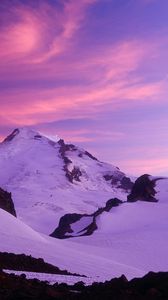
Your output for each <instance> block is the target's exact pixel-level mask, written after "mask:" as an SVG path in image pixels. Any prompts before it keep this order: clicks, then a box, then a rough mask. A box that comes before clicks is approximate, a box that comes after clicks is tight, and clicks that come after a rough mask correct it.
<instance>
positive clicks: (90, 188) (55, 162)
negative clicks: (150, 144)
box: [0, 129, 168, 282]
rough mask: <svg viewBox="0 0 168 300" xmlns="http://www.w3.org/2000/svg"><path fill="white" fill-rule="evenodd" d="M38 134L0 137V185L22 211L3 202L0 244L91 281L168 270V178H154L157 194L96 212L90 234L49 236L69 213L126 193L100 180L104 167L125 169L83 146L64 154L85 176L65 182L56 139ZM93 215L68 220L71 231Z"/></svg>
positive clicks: (110, 170) (91, 209)
mask: <svg viewBox="0 0 168 300" xmlns="http://www.w3.org/2000/svg"><path fill="white" fill-rule="evenodd" d="M37 134H38V133H35V132H34V131H32V132H27V130H25V129H23V130H21V133H20V134H16V135H15V137H14V138H13V140H12V141H10V142H5V143H2V144H1V145H0V169H1V170H3V174H2V176H0V186H1V187H2V188H5V189H7V190H8V191H11V192H12V197H13V199H14V203H15V207H16V211H17V214H18V217H19V218H18V219H17V218H15V217H13V216H12V215H10V214H8V213H7V212H5V211H3V210H1V209H0V240H1V243H0V251H1V252H4V251H7V252H13V253H16V254H17V253H18V254H21V253H25V254H27V255H30V254H31V255H32V256H33V257H36V258H38V257H42V258H43V259H44V260H45V261H46V262H48V263H51V264H54V265H56V266H58V267H59V268H60V269H66V270H67V271H70V272H72V273H78V274H81V275H86V276H88V277H90V278H91V279H90V280H91V281H98V280H99V281H104V280H107V279H110V278H112V277H119V276H121V275H122V274H125V275H126V276H127V278H128V279H131V278H133V277H140V276H143V275H144V274H146V273H147V272H149V271H156V272H157V271H167V269H168V261H167V253H168V242H167V241H168V222H167V220H168V178H164V179H162V180H158V181H156V190H157V195H156V197H157V198H158V200H159V202H157V203H149V202H143V201H138V202H135V203H123V204H122V205H119V206H118V207H113V208H112V210H111V211H110V212H104V213H103V214H102V215H101V216H99V217H98V218H97V225H98V229H97V230H96V231H95V232H94V233H93V235H92V236H83V237H75V238H69V239H66V240H59V239H55V238H51V237H49V236H47V235H46V234H48V233H51V232H52V231H53V229H55V228H56V227H57V225H58V222H59V218H60V217H61V216H63V215H64V214H65V213H74V212H77V213H83V214H90V213H92V212H94V211H95V210H96V209H97V208H98V207H102V206H103V205H104V204H105V202H106V201H107V200H108V199H110V198H112V197H118V198H119V199H121V200H126V196H127V194H126V193H125V192H124V191H122V190H121V189H118V188H117V187H115V188H114V187H113V188H112V187H110V185H109V183H108V182H106V181H104V180H102V176H103V175H104V174H105V173H106V172H107V173H108V174H115V175H116V176H122V173H120V171H119V170H118V169H117V168H115V167H113V166H111V165H108V164H105V163H101V162H98V161H96V160H92V159H91V158H89V157H88V156H87V155H85V153H84V151H83V150H82V149H79V148H78V149H77V150H75V151H69V152H68V153H67V155H68V158H69V159H71V161H72V164H71V165H69V167H70V168H71V170H72V169H73V167H74V166H76V167H80V169H81V170H82V178H81V182H76V183H74V184H72V183H70V182H68V180H67V178H66V177H65V172H64V170H63V167H64V161H63V159H62V158H61V156H60V153H59V149H60V148H59V144H58V143H56V142H53V141H50V140H49V139H48V138H47V137H43V136H42V137H40V138H37V139H35V135H37ZM79 154H82V157H81V155H80V156H79ZM155 179H156V178H155ZM90 218H91V217H87V216H85V217H84V218H82V219H81V220H80V221H78V222H75V223H73V224H71V226H72V229H73V231H74V232H75V233H78V232H79V231H80V230H81V229H82V228H83V227H84V226H85V225H86V226H87V225H88V223H89V222H90V220H91V219H90ZM28 276H29V275H28ZM30 276H34V275H30ZM42 276H43V275H42ZM45 276H46V275H45ZM45 276H44V277H45ZM53 280H56V279H53ZM51 282H52V279H51Z"/></svg>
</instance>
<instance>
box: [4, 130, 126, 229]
mask: <svg viewBox="0 0 168 300" xmlns="http://www.w3.org/2000/svg"><path fill="white" fill-rule="evenodd" d="M0 169H1V170H3V174H2V176H0V187H1V188H3V189H5V190H7V191H8V192H10V193H12V198H13V201H14V204H15V208H16V212H17V216H18V218H19V219H21V220H22V221H24V222H25V223H26V224H28V225H29V226H31V227H32V228H34V229H35V230H38V231H40V232H43V233H47V234H50V233H51V232H52V231H53V230H54V229H55V228H56V226H57V225H58V222H59V219H60V218H61V217H62V216H64V215H65V214H66V213H79V214H83V213H85V214H91V213H93V212H94V211H95V210H96V209H98V208H99V207H102V206H104V205H105V203H106V201H107V200H108V199H110V198H112V197H117V198H120V199H123V200H126V197H127V194H128V192H129V191H130V189H131V187H132V182H131V180H130V178H128V177H127V176H126V175H125V174H124V173H123V172H121V171H120V170H119V169H118V168H117V167H114V166H112V165H110V164H107V163H103V162H100V161H99V160H98V159H97V158H95V157H94V156H92V155H91V154H90V153H89V152H87V151H86V150H84V149H81V148H79V147H77V146H75V145H72V144H66V143H65V142H64V141H63V140H61V139H59V138H57V139H56V140H52V139H49V138H48V137H46V136H43V135H41V134H40V133H38V132H36V131H34V130H30V129H28V128H26V127H25V128H21V129H15V130H14V131H13V132H12V133H11V134H10V135H9V136H8V137H7V138H6V139H5V140H4V141H3V142H2V143H1V144H0Z"/></svg>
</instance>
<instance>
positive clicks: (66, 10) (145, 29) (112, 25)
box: [0, 0, 168, 175]
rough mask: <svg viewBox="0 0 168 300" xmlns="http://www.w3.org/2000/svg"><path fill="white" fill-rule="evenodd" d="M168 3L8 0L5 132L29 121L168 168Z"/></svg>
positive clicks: (1, 13)
mask: <svg viewBox="0 0 168 300" xmlns="http://www.w3.org/2000/svg"><path fill="white" fill-rule="evenodd" d="M167 11H168V1H167V0H1V1H0V140H3V138H4V137H5V136H6V135H7V134H9V133H10V132H11V131H12V130H13V129H15V128H18V127H23V126H28V127H30V128H33V129H35V130H38V131H40V132H42V133H44V134H47V135H52V136H54V135H58V136H59V137H60V138H63V139H64V140H65V141H66V142H71V143H74V144H76V145H79V146H80V147H82V148H84V149H86V150H88V151H90V152H91V153H92V154H93V155H95V156H96V157H98V159H100V160H101V161H106V162H110V163H112V164H113V165H115V166H118V167H119V168H120V169H121V170H122V171H124V172H126V173H128V174H134V175H141V174H143V173H149V174H153V175H168V151H167V150H168V17H167Z"/></svg>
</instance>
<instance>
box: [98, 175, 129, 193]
mask: <svg viewBox="0 0 168 300" xmlns="http://www.w3.org/2000/svg"><path fill="white" fill-rule="evenodd" d="M121 174H122V173H121ZM121 174H120V176H119V177H118V176H116V174H115V175H110V174H106V175H104V179H105V180H106V181H109V182H110V184H111V185H112V186H115V185H116V186H117V187H118V188H120V189H123V190H125V191H130V190H131V189H132V187H133V182H132V181H131V179H130V178H129V177H126V176H125V174H124V173H123V174H122V176H121Z"/></svg>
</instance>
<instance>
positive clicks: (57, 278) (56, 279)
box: [4, 270, 99, 285]
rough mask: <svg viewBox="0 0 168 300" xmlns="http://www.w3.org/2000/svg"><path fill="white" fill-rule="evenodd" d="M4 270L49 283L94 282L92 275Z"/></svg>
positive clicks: (87, 283) (88, 283)
mask: <svg viewBox="0 0 168 300" xmlns="http://www.w3.org/2000/svg"><path fill="white" fill-rule="evenodd" d="M4 271H5V272H6V273H8V274H15V275H18V276H19V275H21V274H25V275H26V278H27V279H34V278H37V279H38V280H40V281H48V283H49V284H51V285H52V284H54V283H66V284H68V285H74V284H75V283H77V282H79V281H82V282H83V283H84V284H85V285H91V284H92V283H93V282H94V281H93V278H92V277H81V276H71V275H56V274H46V273H36V272H25V271H15V270H4ZM94 280H95V278H94ZM97 281H99V277H97Z"/></svg>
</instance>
